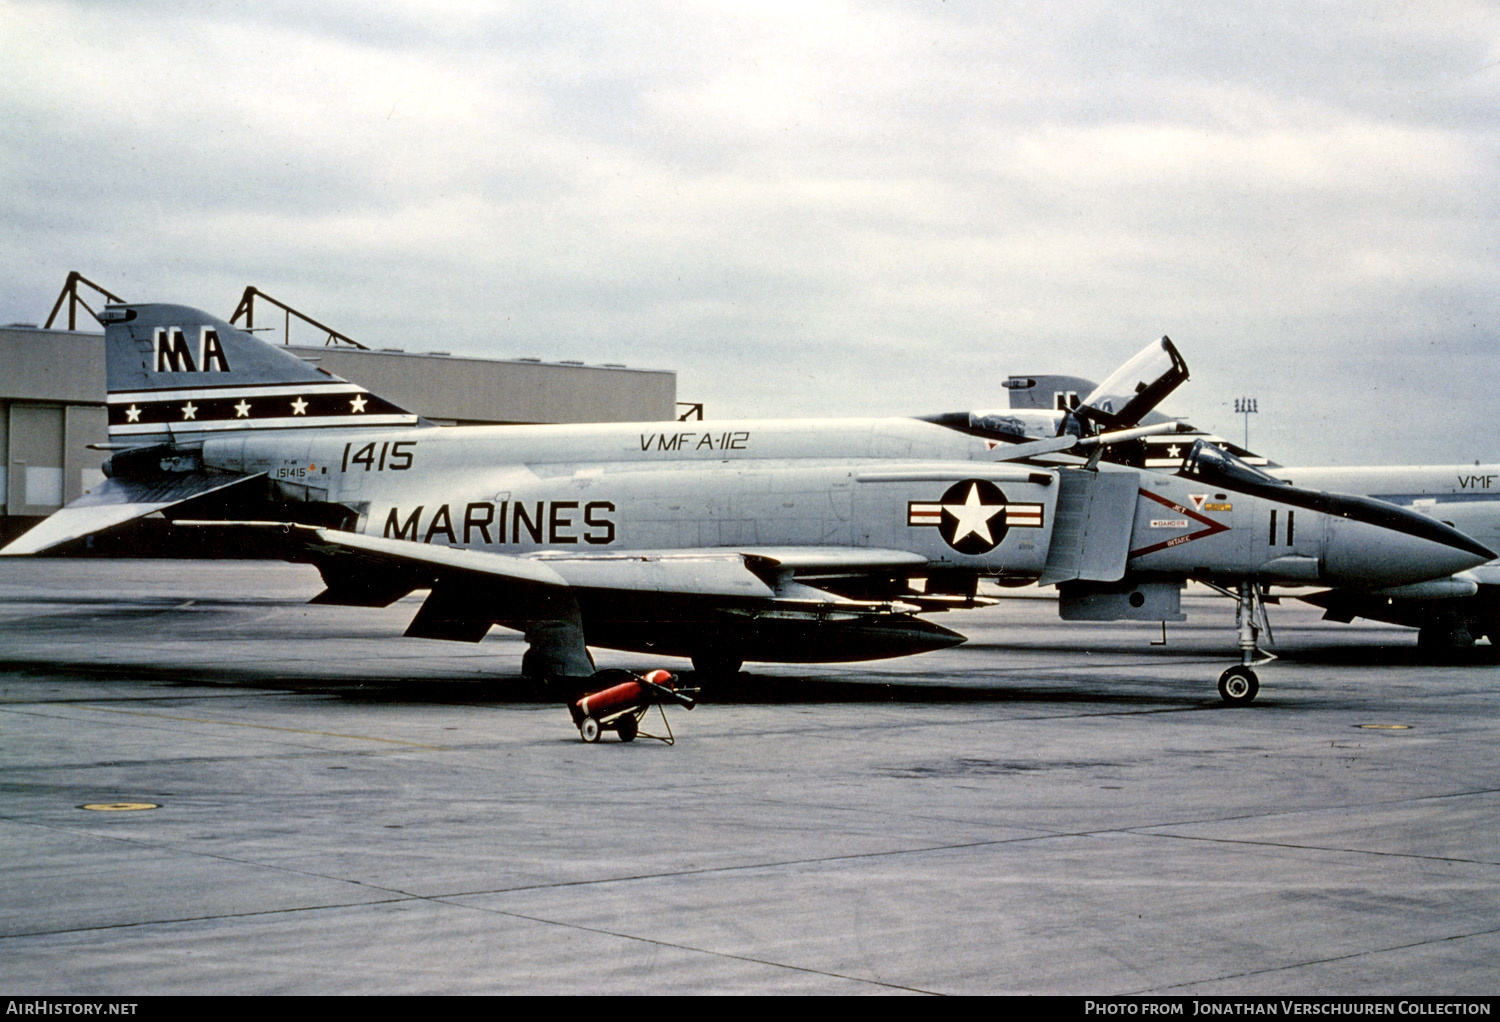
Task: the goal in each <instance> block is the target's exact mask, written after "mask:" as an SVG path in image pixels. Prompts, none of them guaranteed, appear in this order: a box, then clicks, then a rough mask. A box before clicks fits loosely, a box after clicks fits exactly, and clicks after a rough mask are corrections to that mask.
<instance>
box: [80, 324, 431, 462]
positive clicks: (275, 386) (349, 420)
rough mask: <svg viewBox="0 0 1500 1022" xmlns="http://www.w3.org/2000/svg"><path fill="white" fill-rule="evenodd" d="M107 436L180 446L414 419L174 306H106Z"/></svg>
mask: <svg viewBox="0 0 1500 1022" xmlns="http://www.w3.org/2000/svg"><path fill="white" fill-rule="evenodd" d="M99 318H100V319H101V320H103V321H104V344H105V353H106V363H107V366H108V384H109V397H108V408H109V437H110V440H111V441H114V442H123V443H130V444H157V443H183V442H190V441H192V440H201V439H203V438H204V437H207V436H213V435H217V434H222V433H224V432H226V431H231V430H245V429H306V428H313V427H316V428H326V427H330V426H362V427H369V426H402V425H415V424H416V423H417V421H418V420H417V416H416V415H414V414H412V413H411V412H408V411H406V410H405V409H403V408H400V407H398V406H396V405H395V404H392V403H391V402H390V401H387V400H385V399H383V398H380V397H377V396H376V395H374V394H371V393H370V392H369V391H367V390H365V388H363V387H361V386H359V385H358V384H355V383H350V382H349V381H347V380H344V379H342V378H340V377H338V376H334V375H333V374H332V373H329V372H327V371H325V370H322V369H318V368H316V367H314V366H312V365H310V364H308V363H307V362H305V361H303V360H302V359H300V358H298V357H297V356H296V355H293V354H292V353H291V352H290V351H287V350H285V349H283V348H281V347H279V346H277V345H274V344H267V343H266V342H265V341H262V340H260V339H259V338H257V337H255V336H254V335H252V334H249V333H247V332H245V331H243V330H240V329H239V328H237V327H234V326H231V325H230V324H228V323H226V322H224V321H223V320H221V319H216V318H214V317H213V316H210V315H208V314H207V313H206V312H200V311H198V310H197V309H190V308H187V307H186V306H182V305H111V306H107V307H106V308H105V309H104V311H103V313H101V314H100V317H99Z"/></svg>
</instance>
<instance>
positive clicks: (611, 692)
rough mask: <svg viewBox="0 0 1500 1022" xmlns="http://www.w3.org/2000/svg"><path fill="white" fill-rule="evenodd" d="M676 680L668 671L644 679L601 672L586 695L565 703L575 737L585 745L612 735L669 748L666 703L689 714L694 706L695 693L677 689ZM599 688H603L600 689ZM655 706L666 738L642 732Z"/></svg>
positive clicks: (640, 676) (646, 675) (672, 742)
mask: <svg viewBox="0 0 1500 1022" xmlns="http://www.w3.org/2000/svg"><path fill="white" fill-rule="evenodd" d="M676 680H677V679H676V678H674V677H673V676H672V674H671V673H670V672H668V671H650V672H648V673H646V674H644V675H641V674H636V673H635V672H633V671H623V670H608V671H600V672H599V673H598V674H595V675H594V676H593V678H591V679H589V684H590V687H591V688H595V691H593V692H589V693H587V694H586V695H583V696H581V697H579V698H577V699H574V700H571V701H570V702H569V703H568V711H569V712H570V713H571V714H572V715H573V723H574V724H575V725H577V727H578V735H579V737H581V738H582V739H583V740H584V741H585V742H597V741H598V740H599V736H600V735H601V734H602V733H603V732H605V731H613V732H615V733H616V734H618V735H619V736H620V741H622V742H633V741H635V740H636V738H637V737H640V738H654V739H656V740H657V741H659V742H664V743H666V744H667V745H672V744H674V742H675V741H676V739H674V738H673V736H672V725H671V724H670V723H668V721H667V711H666V707H665V704H666V703H669V702H671V703H676V704H677V705H678V706H682V707H685V708H687V709H689V710H691V709H692V708H693V707H694V706H695V705H697V702H696V700H695V699H694V698H693V694H694V693H696V691H697V690H696V689H679V688H677V687H676V686H675V684H674V683H675V682H676ZM601 686H602V687H601ZM653 706H655V707H656V708H657V710H658V711H660V713H661V722H662V726H663V727H664V728H666V732H667V733H666V734H664V735H654V734H651V733H649V732H646V731H642V730H641V720H642V718H644V717H645V716H646V714H647V713H648V712H649V711H650V710H651V707H653Z"/></svg>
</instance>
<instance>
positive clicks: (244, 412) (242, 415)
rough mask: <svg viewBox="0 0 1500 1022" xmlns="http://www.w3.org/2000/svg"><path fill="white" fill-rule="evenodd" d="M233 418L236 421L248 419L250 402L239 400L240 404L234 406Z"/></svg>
mask: <svg viewBox="0 0 1500 1022" xmlns="http://www.w3.org/2000/svg"><path fill="white" fill-rule="evenodd" d="M234 417H235V418H236V419H248V418H250V402H249V401H246V400H244V399H243V398H241V399H240V403H239V404H237V405H235V406H234Z"/></svg>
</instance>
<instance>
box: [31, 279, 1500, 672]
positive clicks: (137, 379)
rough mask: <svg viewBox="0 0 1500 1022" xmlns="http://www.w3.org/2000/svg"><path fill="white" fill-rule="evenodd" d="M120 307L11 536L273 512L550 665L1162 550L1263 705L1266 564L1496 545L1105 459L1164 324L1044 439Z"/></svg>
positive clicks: (889, 651)
mask: <svg viewBox="0 0 1500 1022" xmlns="http://www.w3.org/2000/svg"><path fill="white" fill-rule="evenodd" d="M101 319H102V320H103V321H104V322H105V324H106V329H105V341H106V348H107V353H108V373H109V380H108V384H109V397H108V410H109V423H110V437H111V441H110V445H111V446H112V447H113V448H115V452H114V454H113V455H112V457H111V458H110V460H109V462H108V463H107V465H106V473H107V475H108V479H107V480H106V481H105V482H104V483H103V484H102V485H101V486H99V487H98V488H96V489H95V490H94V491H92V492H90V493H89V494H87V495H85V496H84V497H82V498H80V499H79V500H77V501H75V502H74V503H72V504H70V505H69V506H67V507H66V508H64V509H63V510H61V511H59V512H57V513H56V514H54V515H53V516H52V517H50V518H48V519H47V520H45V521H43V522H42V523H41V524H40V525H38V526H37V527H36V528H35V529H33V530H32V531H31V532H29V533H27V534H26V535H24V536H22V537H21V538H19V539H18V540H16V541H15V542H14V543H12V544H11V545H10V546H9V547H7V548H6V549H5V550H4V551H3V553H5V554H10V555H15V554H31V553H40V552H43V551H46V550H50V549H53V548H55V547H57V546H59V545H61V544H63V543H66V542H69V541H72V540H76V539H78V538H80V537H83V536H87V535H90V534H92V533H95V532H98V531H99V530H102V529H106V528H111V527H115V526H118V525H121V524H123V523H126V522H128V521H131V520H133V519H135V518H138V517H141V516H144V515H147V514H152V513H160V514H162V515H164V516H166V517H168V518H171V519H173V520H175V521H177V522H178V523H179V524H187V523H195V524H197V525H199V526H201V527H204V528H214V529H219V530H222V531H223V532H224V534H225V535H224V540H225V542H226V543H231V542H234V541H235V538H236V537H237V536H255V537H257V538H258V539H262V540H263V539H264V538H265V537H267V536H270V537H275V538H276V542H278V543H279V544H280V546H279V552H280V553H281V555H282V556H284V557H286V558H287V559H289V560H293V561H300V562H308V563H311V564H313V565H315V566H316V567H317V568H318V570H319V571H320V572H321V573H322V576H323V579H324V581H325V583H326V586H327V588H326V589H325V590H324V591H323V592H322V593H321V594H320V595H319V596H318V597H316V598H315V600H314V602H316V603H327V604H343V605H357V606H385V605H388V604H390V603H392V602H394V601H395V600H398V599H400V598H402V597H404V596H406V595H407V594H409V593H412V592H414V591H418V590H426V591H428V593H429V595H428V596H427V597H426V599H425V602H424V603H423V604H422V606H421V609H420V610H419V611H418V612H417V614H416V616H415V618H414V619H413V620H412V622H411V624H410V627H409V628H408V629H407V631H406V634H407V635H410V636H416V637H423V638H440V639H456V640H464V641H470V642H477V641H479V640H480V639H481V638H482V637H483V636H484V635H485V634H486V633H487V632H488V631H489V629H490V628H491V626H493V625H496V624H498V625H501V626H504V627H508V628H513V629H517V630H519V631H522V632H524V633H525V636H526V639H527V642H528V652H527V653H526V656H525V658H524V661H523V670H524V671H525V672H526V673H527V674H530V675H534V676H541V677H546V678H553V679H582V678H587V677H588V676H590V675H592V674H593V672H594V670H595V666H594V662H593V658H592V656H591V654H590V652H589V650H588V647H589V646H596V647H609V648H615V649H625V650H637V651H642V652H649V653H657V654H662V655H666V656H680V657H688V658H691V660H692V661H693V664H694V666H695V667H696V668H697V670H698V671H699V672H700V676H701V677H707V676H710V675H714V674H720V675H722V674H727V673H731V672H734V671H737V670H738V669H739V668H740V666H741V664H742V662H743V661H745V660H758V661H783V662H823V661H847V660H862V659H874V658H879V657H887V656H898V655H903V654H908V653H917V652H922V651H926V650H932V649H937V648H941V647H944V646H949V645H952V644H955V643H958V642H961V641H963V639H962V636H960V635H959V634H958V633H956V632H953V631H950V630H948V629H946V628H943V627H942V626H940V625H937V624H934V623H932V622H930V621H928V620H926V619H925V618H923V617H921V616H920V615H921V614H923V613H927V612H933V611H940V610H946V609H952V608H959V607H970V606H975V605H977V604H978V603H980V602H981V600H980V598H979V597H978V595H977V582H978V579H979V578H981V577H987V578H992V579H996V580H999V581H1001V582H1018V583H1023V582H1031V581H1038V580H1040V581H1042V582H1050V583H1058V584H1063V585H1065V586H1066V585H1069V584H1080V585H1087V586H1099V585H1108V584H1115V583H1118V582H1119V581H1120V580H1121V579H1124V578H1126V577H1128V576H1129V577H1134V576H1142V575H1151V574H1158V573H1159V574H1165V575H1172V574H1185V575H1191V576H1194V577H1200V578H1208V579H1211V580H1214V581H1215V582H1217V583H1218V584H1222V585H1224V586H1226V587H1231V588H1234V589H1236V590H1237V591H1238V592H1239V593H1240V594H1241V599H1242V604H1243V606H1244V607H1245V610H1246V612H1245V615H1244V617H1245V619H1246V624H1245V625H1244V627H1243V628H1242V648H1243V649H1242V655H1241V664H1239V665H1236V666H1234V667H1232V668H1230V669H1229V670H1228V671H1226V672H1225V673H1224V675H1223V677H1221V679H1220V684H1219V688H1220V692H1221V694H1222V695H1223V697H1224V698H1225V699H1226V700H1228V701H1230V702H1247V701H1249V700H1250V699H1252V698H1254V695H1255V691H1256V688H1257V681H1256V678H1255V675H1254V672H1253V671H1252V670H1251V669H1250V663H1251V660H1252V654H1253V651H1254V641H1253V638H1254V636H1253V632H1254V620H1253V619H1254V614H1253V613H1252V612H1253V610H1254V609H1255V607H1254V596H1253V594H1254V593H1255V592H1257V591H1258V586H1259V585H1260V584H1263V583H1266V582H1276V581H1293V582H1303V581H1308V580H1311V579H1313V578H1318V579H1328V580H1330V581H1331V582H1333V583H1334V584H1337V585H1339V586H1343V587H1349V588H1364V589H1368V588H1381V587H1389V586H1399V585H1410V584H1416V583H1421V582H1423V581H1426V580H1427V579H1431V578H1442V577H1446V576H1450V575H1453V574H1454V573H1455V572H1461V571H1463V570H1465V569H1467V568H1470V567H1473V566H1474V565H1477V564H1481V563H1483V562H1485V561H1488V560H1490V559H1491V558H1493V557H1494V556H1495V555H1494V553H1493V552H1492V551H1490V550H1489V549H1487V548H1486V547H1484V546H1482V545H1481V544H1479V543H1477V542H1475V541H1474V540H1472V539H1471V538H1469V537H1468V536H1466V535H1464V534H1463V533H1461V532H1459V531H1458V530H1456V529H1453V528H1451V527H1449V526H1446V525H1443V524H1442V523H1440V522H1437V521H1434V520H1433V519H1431V518H1429V517H1427V516H1424V515H1421V514H1416V513H1413V512H1411V511H1406V510H1402V509H1399V508H1397V507H1394V506H1392V505H1389V504H1383V503H1380V502H1378V501H1373V500H1369V499H1365V498H1359V497H1339V496H1334V495H1330V494H1325V493H1320V492H1316V491H1310V490H1306V489H1301V488H1298V487H1293V486H1289V485H1285V484H1280V483H1277V482H1276V481H1275V480H1271V479H1268V478H1266V477H1265V476H1263V475H1261V474H1260V473H1259V472H1257V471H1256V470H1255V469H1253V468H1251V467H1249V466H1246V465H1243V464H1242V463H1240V462H1239V461H1237V460H1236V459H1235V458H1233V456H1231V455H1229V454H1227V453H1226V452H1224V451H1223V450H1221V449H1219V448H1217V447H1215V446H1213V445H1209V444H1204V445H1200V446H1199V449H1198V450H1197V451H1196V452H1195V455H1194V458H1193V460H1192V464H1191V467H1190V470H1189V471H1188V472H1186V473H1185V474H1182V475H1167V474H1163V473H1159V472H1151V471H1142V470H1138V469H1135V468H1131V467H1127V466H1122V465H1116V464H1111V463H1109V462H1107V461H1103V460H1101V459H1100V456H1099V455H1100V453H1101V452H1102V451H1103V450H1104V449H1106V448H1108V447H1110V446H1112V445H1117V444H1122V443H1129V442H1133V441H1136V440H1139V439H1140V438H1142V437H1145V436H1151V435H1157V434H1167V433H1171V432H1173V431H1175V430H1176V429H1177V428H1178V427H1177V426H1176V424H1175V423H1171V422H1161V423H1155V424H1148V425H1144V426H1142V425H1139V423H1140V422H1141V421H1142V419H1143V417H1145V416H1146V415H1147V413H1149V412H1150V410H1151V409H1152V408H1153V407H1154V406H1155V405H1156V404H1157V403H1158V402H1159V401H1160V400H1161V399H1162V398H1163V397H1164V396H1165V395H1166V394H1168V393H1170V392H1171V391H1172V390H1173V389H1174V388H1175V387H1176V386H1178V385H1179V384H1180V383H1181V382H1183V381H1184V380H1185V379H1186V378H1187V368H1186V365H1185V363H1184V362H1183V360H1182V357H1181V356H1180V355H1179V354H1178V352H1177V350H1176V348H1175V347H1174V346H1173V345H1172V343H1171V342H1170V341H1168V340H1167V339H1166V338H1162V339H1161V340H1160V341H1158V342H1155V343H1153V344H1151V345H1148V346H1147V347H1146V348H1145V350H1143V351H1142V352H1141V353H1140V354H1139V355H1137V356H1136V357H1135V358H1133V359H1131V360H1130V361H1129V362H1127V363H1126V364H1125V365H1124V366H1122V367H1121V368H1120V369H1119V370H1118V371H1117V372H1116V373H1115V374H1113V375H1112V376H1111V377H1109V378H1108V379H1107V380H1106V381H1105V382H1104V383H1103V384H1102V385H1100V386H1099V387H1098V388H1096V389H1095V390H1094V391H1093V392H1092V393H1090V394H1089V395H1087V396H1086V397H1085V398H1084V399H1083V400H1082V401H1081V402H1080V403H1079V407H1078V408H1077V409H1076V410H1075V411H1074V412H1072V413H1071V414H1070V416H1069V418H1068V421H1067V423H1066V425H1065V428H1064V429H1063V430H1062V432H1061V433H1060V434H1055V435H1054V434H1048V435H1046V436H1043V437H1034V436H1027V435H1025V433H1024V432H1022V433H1017V432H1015V431H1013V430H1011V429H1010V428H1009V426H1008V425H1007V424H1006V423H1003V422H993V421H989V419H988V418H987V417H985V416H982V415H964V416H938V417H935V418H933V419H930V420H924V419H913V418H885V419H851V420H832V421H816V420H791V421H744V422H720V423H711V422H704V423H693V424H691V425H688V424H684V423H677V422H673V423H666V424H645V425H641V424H608V425H558V426H496V427H461V428H460V427H436V426H429V425H426V424H424V423H422V422H421V421H420V420H419V419H418V417H417V416H416V415H414V414H412V413H410V412H408V411H407V410H405V409H401V408H397V407H395V406H393V405H392V404H391V403H389V402H387V401H384V400H382V399H381V398H380V397H378V396H377V395H374V394H371V393H369V392H368V391H366V390H364V389H363V388H362V387H359V386H357V385H356V384H353V383H350V382H347V381H344V380H340V379H338V378H336V377H332V376H330V375H329V374H327V373H325V372H323V371H321V370H319V369H316V368H314V367H313V366H311V365H309V364H308V363H306V362H303V361H301V360H299V359H297V358H296V357H294V356H292V355H291V354H289V353H287V352H285V351H283V350H280V349H278V348H277V347H275V346H273V345H270V344H267V343H265V342H263V341H260V340H258V339H257V338H255V337H253V336H252V335H250V334H248V333H245V332H243V331H240V330H237V329H236V328H234V327H233V326H231V325H230V324H228V323H226V322H223V321H221V320H218V319H215V318H214V317H211V316H208V315H207V314H205V313H202V312H198V311H196V310H193V309H189V308H184V307H181V306H173V305H116V306H109V307H107V308H106V309H105V311H104V313H103V314H102V316H101ZM1293 521H1295V528H1294V529H1293V527H1292V523H1293ZM1268 522H1270V523H1282V524H1274V525H1272V527H1271V528H1270V529H1269V531H1268V526H1267V523H1268Z"/></svg>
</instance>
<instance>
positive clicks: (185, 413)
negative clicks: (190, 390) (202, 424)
mask: <svg viewBox="0 0 1500 1022" xmlns="http://www.w3.org/2000/svg"><path fill="white" fill-rule="evenodd" d="M197 417H198V406H197V405H195V404H193V403H192V402H191V401H189V402H188V403H187V404H185V405H183V406H182V420H183V421H184V422H186V421H187V420H188V419H196V418H197Z"/></svg>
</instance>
